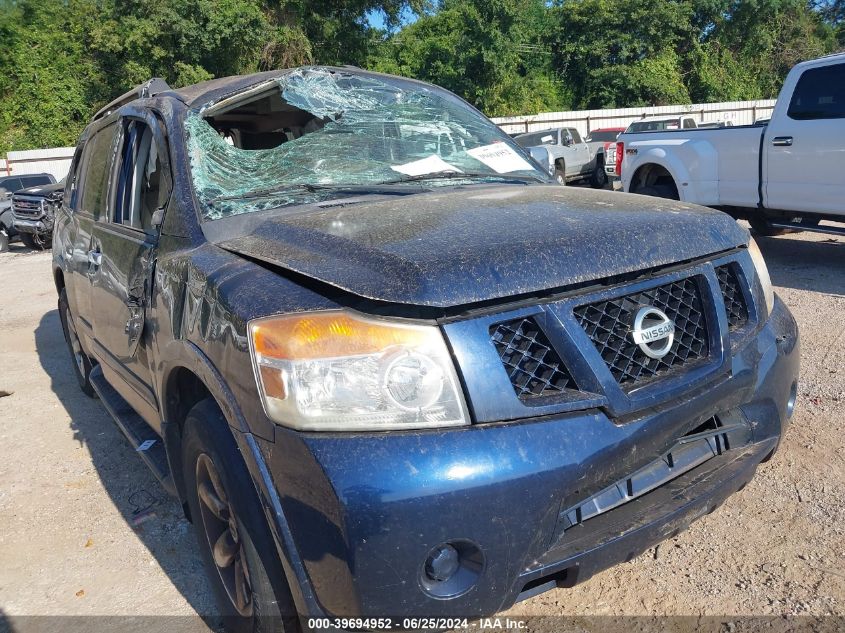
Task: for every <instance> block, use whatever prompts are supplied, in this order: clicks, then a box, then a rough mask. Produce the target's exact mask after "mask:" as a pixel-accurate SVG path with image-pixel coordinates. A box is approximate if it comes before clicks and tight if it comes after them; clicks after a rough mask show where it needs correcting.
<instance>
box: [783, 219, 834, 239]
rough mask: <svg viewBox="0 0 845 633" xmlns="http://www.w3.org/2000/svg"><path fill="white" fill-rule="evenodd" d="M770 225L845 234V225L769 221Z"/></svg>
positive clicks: (796, 229) (793, 229)
mask: <svg viewBox="0 0 845 633" xmlns="http://www.w3.org/2000/svg"><path fill="white" fill-rule="evenodd" d="M769 226H771V227H772V228H774V229H790V230H792V231H810V232H812V233H827V234H828V235H841V236H845V226H822V225H821V224H817V225H816V226H810V225H807V224H800V223H794V224H793V223H792V222H769Z"/></svg>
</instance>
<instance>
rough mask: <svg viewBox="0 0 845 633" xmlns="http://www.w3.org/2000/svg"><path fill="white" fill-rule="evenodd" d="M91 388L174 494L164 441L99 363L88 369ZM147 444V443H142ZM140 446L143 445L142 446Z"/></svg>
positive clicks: (145, 461)
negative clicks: (124, 397)
mask: <svg viewBox="0 0 845 633" xmlns="http://www.w3.org/2000/svg"><path fill="white" fill-rule="evenodd" d="M88 379H89V380H90V381H91V386H92V387H94V391H96V392H97V395H98V396H100V402H102V403H103V405H104V406H105V407H106V411H108V412H109V415H111V417H112V418H113V419H114V422H115V424H116V425H117V428H119V429H120V430H121V431H122V432H123V434H124V435H125V436H126V439H128V440H129V443H130V444H131V446H132V448H133V449H135V451H136V452H137V453H138V455H140V456H141V459H142V460H144V463H145V464H146V465H147V466H148V467H149V469H150V470H151V471H153V475H155V477H156V479H158V480H159V482H161V485H162V486H163V487H164V489H165V490H167V492H168V493H170V494H171V495H174V496H175V495H176V486H175V484H174V483H173V477H172V476H171V474H170V467H169V466H168V464H167V452H166V451H165V449H164V442H163V441H162V439H161V436H160V435H159V434H158V433H156V432H155V431H154V430H153V429H152V428H151V427H150V425H149V424H147V423H146V422H145V421H144V419H143V418H142V417H141V416H140V415H138V414H137V413H136V412H135V410H134V409H133V408H132V407H131V406H129V403H128V402H126V400H124V399H123V397H122V396H121V395H120V394H119V393H118V392H117V391H116V390H115V388H114V387H112V386H111V385H110V384H109V383H108V381H107V380H106V377H105V376H104V375H103V369H102V367H100V366H99V365H97V366H96V367H94V368H93V369H92V370H91V375H90V376H89V378H88ZM145 443H146V444H145ZM142 447H145V448H143V449H142Z"/></svg>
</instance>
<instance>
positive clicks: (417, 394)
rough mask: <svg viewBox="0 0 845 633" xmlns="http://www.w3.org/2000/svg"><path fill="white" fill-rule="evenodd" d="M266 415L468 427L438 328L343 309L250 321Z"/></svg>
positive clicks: (371, 425) (349, 425)
mask: <svg viewBox="0 0 845 633" xmlns="http://www.w3.org/2000/svg"><path fill="white" fill-rule="evenodd" d="M249 342H250V352H251V354H252V360H253V368H254V370H255V376H256V381H257V383H258V389H259V392H260V394H261V399H262V401H263V404H264V410H265V412H266V413H267V415H268V416H269V417H270V418H271V419H273V420H274V421H276V422H278V423H279V424H283V425H285V426H290V427H293V428H296V429H302V430H310V431H352V430H364V429H366V430H375V431H379V430H389V429H420V428H430V427H444V426H462V425H465V424H469V417H468V415H467V412H466V405H465V404H464V400H463V397H462V394H461V390H460V385H459V383H458V378H457V375H456V374H455V368H454V365H453V363H452V359H451V357H450V356H449V351H448V350H447V348H446V344H445V342H444V341H443V336H442V334H441V333H440V330H439V329H438V328H437V327H434V326H428V325H410V324H405V323H400V322H396V321H388V320H380V319H371V318H366V317H363V316H360V315H356V314H353V313H351V312H345V311H331V312H311V313H303V314H298V315H289V316H281V317H269V318H266V319H257V320H255V321H251V322H250V323H249Z"/></svg>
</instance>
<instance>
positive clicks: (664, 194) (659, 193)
mask: <svg viewBox="0 0 845 633" xmlns="http://www.w3.org/2000/svg"><path fill="white" fill-rule="evenodd" d="M632 193H638V194H640V195H641V196H654V197H655V198H666V199H667V200H678V199H679V197H678V192H677V190H676V189H675V188H674V187H673V186H671V185H646V186H644V187H637V190H636V191H633V192H632Z"/></svg>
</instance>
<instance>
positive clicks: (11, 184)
mask: <svg viewBox="0 0 845 633" xmlns="http://www.w3.org/2000/svg"><path fill="white" fill-rule="evenodd" d="M0 187H2V188H3V189H5V190H6V191H8V192H9V193H15V192H16V191H20V189H21V179H20V178H6V180H4V181H3V182H0Z"/></svg>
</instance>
